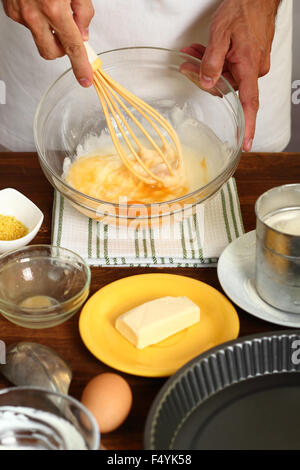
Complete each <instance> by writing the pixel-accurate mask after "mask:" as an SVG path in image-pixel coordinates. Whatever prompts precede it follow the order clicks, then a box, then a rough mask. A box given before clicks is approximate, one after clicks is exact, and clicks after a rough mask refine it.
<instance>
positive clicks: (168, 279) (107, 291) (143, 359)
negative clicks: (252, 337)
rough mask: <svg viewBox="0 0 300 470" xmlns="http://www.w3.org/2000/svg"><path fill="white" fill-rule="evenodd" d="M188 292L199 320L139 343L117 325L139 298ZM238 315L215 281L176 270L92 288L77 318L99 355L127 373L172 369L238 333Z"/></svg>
mask: <svg viewBox="0 0 300 470" xmlns="http://www.w3.org/2000/svg"><path fill="white" fill-rule="evenodd" d="M167 295H170V296H186V297H189V298H190V299H191V300H192V301H193V302H195V303H196V304H198V305H199V307H200V309H201V311H200V322H199V323H197V324H195V325H193V326H191V327H189V328H186V329H185V330H182V331H181V332H179V333H176V334H175V335H173V336H170V337H169V338H167V339H165V340H164V341H161V342H160V343H157V344H155V345H153V346H148V347H147V348H144V349H141V350H139V349H137V348H135V346H133V345H132V344H131V343H130V342H129V341H128V340H126V339H125V338H123V336H122V335H121V334H120V333H119V332H118V331H117V330H116V329H115V327H114V324H115V320H116V318H117V317H118V316H119V315H121V314H122V313H125V312H126V311H127V310H129V309H131V308H133V307H136V306H137V305H139V304H142V303H144V302H147V301H149V300H153V299H156V298H159V297H164V296H167ZM239 326H240V324H239V317H238V315H237V313H236V310H235V309H234V307H233V306H232V304H231V303H230V302H229V301H228V300H227V299H226V297H224V295H222V294H221V293H220V292H218V291H217V290H216V289H214V288H213V287H211V286H209V285H207V284H204V283H203V282H200V281H197V280H195V279H192V278H189V277H185V276H177V275H174V274H160V273H159V274H156V273H155V274H141V275H137V276H131V277H126V278H124V279H120V280H119V281H115V282H113V283H111V284H109V285H107V286H105V287H103V288H102V289H100V290H99V291H98V292H96V293H95V294H94V295H93V296H92V297H91V298H90V299H89V300H88V302H87V303H86V304H85V306H84V307H83V310H82V312H81V315H80V319H79V331H80V335H81V338H82V340H83V342H84V344H85V345H86V347H87V348H88V349H89V350H90V352H91V353H92V354H93V355H94V356H96V357H97V358H98V359H100V361H102V362H104V363H105V364H107V365H109V366H111V367H113V368H115V369H118V370H120V371H123V372H127V373H129V374H134V375H141V376H145V377H165V376H169V375H172V374H173V373H174V372H176V371H177V370H178V369H179V368H180V367H182V366H183V365H184V364H185V363H186V362H188V361H189V360H190V359H193V358H194V357H195V356H197V355H198V354H200V353H202V352H203V351H206V350H207V349H210V348H212V347H214V346H216V345H218V344H221V343H224V342H225V341H230V340H232V339H235V338H237V336H238V334H239Z"/></svg>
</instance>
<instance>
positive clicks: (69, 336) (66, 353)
mask: <svg viewBox="0 0 300 470" xmlns="http://www.w3.org/2000/svg"><path fill="white" fill-rule="evenodd" d="M235 177H236V181H237V187H238V193H239V198H240V202H241V209H242V216H243V220H244V225H245V230H246V231H250V230H253V229H254V228H255V214H254V203H255V201H256V199H257V198H258V196H259V195H260V194H262V193H263V192H265V191H266V190H268V189H270V188H272V187H275V186H280V185H282V184H286V183H299V182H300V153H299V154H295V153H293V154H292V153H290V154H288V153H280V154H244V155H243V156H242V159H241V163H240V165H239V168H238V170H237V171H236V174H235ZM5 187H12V188H15V189H17V190H18V191H20V192H22V193H23V194H24V195H26V196H27V197H29V198H30V199H31V200H32V201H33V202H34V203H35V204H37V206H38V207H39V208H40V209H41V210H42V211H43V213H44V215H45V219H44V223H43V225H42V227H41V230H40V232H39V234H38V236H37V237H36V238H35V239H34V241H33V243H50V235H51V234H50V230H51V212H52V201H53V189H52V187H51V186H50V184H49V183H48V181H47V180H46V178H45V177H44V175H43V173H42V171H41V169H40V166H39V162H38V158H37V155H36V154H31V153H10V154H9V153H8V154H5V153H2V154H1V153H0V189H3V188H5ZM157 271H160V272H167V273H174V268H173V269H172V268H163V269H162V268H155V269H154V268H113V267H104V268H92V284H91V295H92V294H93V293H94V292H95V291H96V290H98V289H99V288H101V287H102V286H104V285H106V284H108V283H110V282H112V281H114V280H116V279H120V278H122V277H126V276H131V275H133V274H139V273H149V272H157ZM176 273H177V274H183V275H185V276H190V277H193V278H195V279H199V280H201V281H204V282H207V283H208V284H210V285H212V286H213V287H215V288H217V289H219V290H220V291H222V289H221V287H220V284H219V282H218V278H217V273H216V269H215V268H200V269H194V268H181V269H177V268H176ZM237 310H238V313H239V317H240V322H241V329H240V336H245V335H248V334H253V333H259V332H264V331H270V330H280V329H281V327H280V326H277V325H273V324H271V323H267V322H264V321H261V320H259V319H257V318H255V317H253V316H251V315H249V314H247V313H246V312H244V311H243V310H241V309H239V308H237ZM78 316H79V314H76V315H75V316H74V317H73V318H72V319H70V320H68V321H67V322H65V323H64V324H62V325H59V326H57V327H54V328H49V329H45V330H31V329H26V328H22V327H18V326H17V325H14V324H12V323H10V322H9V321H7V320H5V319H2V317H1V318H0V339H1V340H3V341H4V342H5V343H6V345H7V346H9V345H10V344H12V343H14V342H17V341H21V340H25V341H26V340H27V341H36V342H39V343H42V344H45V345H47V346H50V347H52V348H54V349H55V350H56V351H57V352H58V353H59V354H61V355H62V356H63V357H64V358H65V360H66V361H68V362H69V364H70V366H71V368H72V370H73V381H72V383H71V387H70V395H72V396H74V397H75V398H77V399H80V396H81V392H82V390H83V388H84V386H85V384H86V383H87V382H88V381H89V380H90V379H91V378H92V377H94V376H95V375H97V374H99V373H101V372H107V371H110V370H111V369H110V368H109V367H108V366H106V365H105V364H102V363H101V362H100V361H98V360H97V359H96V358H95V357H94V356H92V355H91V354H90V353H89V351H88V350H87V349H86V347H85V346H84V344H83V342H82V341H81V338H80V336H79V332H78V326H77V325H78ZM122 375H123V376H124V377H125V378H126V379H127V380H128V382H129V383H130V385H131V387H132V391H133V408H132V411H131V413H130V415H129V417H128V419H127V420H126V422H125V423H124V424H123V425H122V426H121V427H120V428H119V429H118V430H116V431H115V432H113V433H110V434H107V435H103V436H102V442H103V444H104V446H105V447H107V448H108V449H119V450H122V449H130V450H135V449H141V448H142V446H143V430H144V424H145V420H146V416H147V413H148V410H149V408H150V406H151V403H152V401H153V399H154V397H155V396H156V394H157V393H158V391H159V389H160V388H161V386H162V385H163V383H164V382H165V379H151V378H143V377H135V376H131V375H126V374H122ZM6 386H9V383H8V382H7V381H6V380H5V379H4V378H3V377H1V376H0V388H3V387H6Z"/></svg>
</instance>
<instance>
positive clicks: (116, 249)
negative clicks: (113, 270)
mask: <svg viewBox="0 0 300 470" xmlns="http://www.w3.org/2000/svg"><path fill="white" fill-rule="evenodd" d="M186 210H187V209H186ZM185 215H186V218H185V219H184V220H183V221H181V220H175V221H174V223H168V222H170V221H168V222H167V223H166V224H165V225H164V226H163V227H154V228H152V229H149V228H144V229H143V228H140V229H137V228H134V226H133V223H131V225H130V228H128V229H126V228H125V227H115V226H113V225H106V223H105V221H104V222H98V221H97V220H94V219H89V218H88V217H86V216H85V215H83V214H81V213H80V212H78V211H77V210H76V209H75V208H74V207H73V206H72V205H71V204H70V203H69V201H68V200H67V199H65V198H64V196H62V194H60V193H59V192H57V191H56V192H55V197H54V205H53V217H52V244H53V245H56V246H63V247H65V248H68V249H69V250H72V251H75V252H76V253H78V254H79V255H81V256H82V257H83V258H84V259H85V260H86V261H87V263H88V264H90V265H92V266H109V265H111V266H156V267H157V266H160V267H163V266H168V267H173V268H174V267H195V268H196V267H197V268H198V267H203V266H204V267H205V266H207V265H210V266H215V265H216V263H217V258H219V256H220V254H221V253H222V251H223V250H224V248H225V247H226V246H227V245H228V244H229V243H231V242H232V241H233V240H235V239H236V238H238V237H240V236H241V235H242V234H243V233H244V226H243V221H242V217H241V211H240V204H239V199H238V194H237V188H236V184H235V180H234V178H230V179H229V181H227V183H225V184H224V186H223V187H222V189H221V190H220V191H218V193H217V194H216V195H215V196H214V197H213V198H212V199H210V200H208V201H206V202H204V203H203V204H198V205H197V208H196V212H195V213H194V214H193V215H189V212H186V213H185Z"/></svg>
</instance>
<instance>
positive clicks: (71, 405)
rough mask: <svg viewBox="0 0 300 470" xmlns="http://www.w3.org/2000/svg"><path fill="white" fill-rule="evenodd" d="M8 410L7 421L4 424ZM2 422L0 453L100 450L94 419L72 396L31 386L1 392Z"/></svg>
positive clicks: (98, 435) (98, 434)
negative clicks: (4, 413) (12, 451)
mask: <svg viewBox="0 0 300 470" xmlns="http://www.w3.org/2000/svg"><path fill="white" fill-rule="evenodd" d="M5 410H6V412H7V415H6V420H5V419H2V420H1V411H5ZM10 414H11V415H10ZM0 420H1V426H0V450H98V449H99V444H100V433H99V428H98V425H97V422H96V420H95V418H94V417H93V415H92V414H91V413H90V411H89V410H87V409H86V408H85V406H83V405H82V404H81V403H80V402H79V401H78V400H76V399H75V398H72V397H70V396H69V395H63V394H61V393H58V392H52V391H50V390H47V389H43V388H39V387H32V386H27V387H11V388H5V389H3V390H0Z"/></svg>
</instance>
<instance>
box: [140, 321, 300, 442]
mask: <svg viewBox="0 0 300 470" xmlns="http://www.w3.org/2000/svg"><path fill="white" fill-rule="evenodd" d="M299 372H300V330H289V331H283V330H282V331H278V332H272V333H267V334H265V333H264V334H260V335H253V336H248V337H241V338H238V339H236V340H234V341H230V342H228V343H225V344H222V345H220V346H217V347H216V348H213V349H211V350H209V351H207V352H206V353H203V354H201V355H200V356H198V357H197V358H195V359H193V360H192V361H190V362H189V363H187V364H186V365H185V366H183V367H182V368H181V369H180V370H179V371H177V372H176V374H174V375H173V376H172V377H170V379H169V380H168V381H167V382H166V383H165V385H164V386H163V387H162V389H161V390H160V392H159V394H158V395H157V397H156V399H155V400H154V402H153V405H152V407H151V410H150V412H149V414H148V417H147V422H146V427H145V434H144V447H145V449H157V450H166V449H174V450H176V449H180V450H192V449H215V450H217V449H219V450H221V449H235V450H238V449H241V450H251V449H264V450H271V449H279V450H284V449H293V450H296V449H300V437H299V423H300V374H299Z"/></svg>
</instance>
